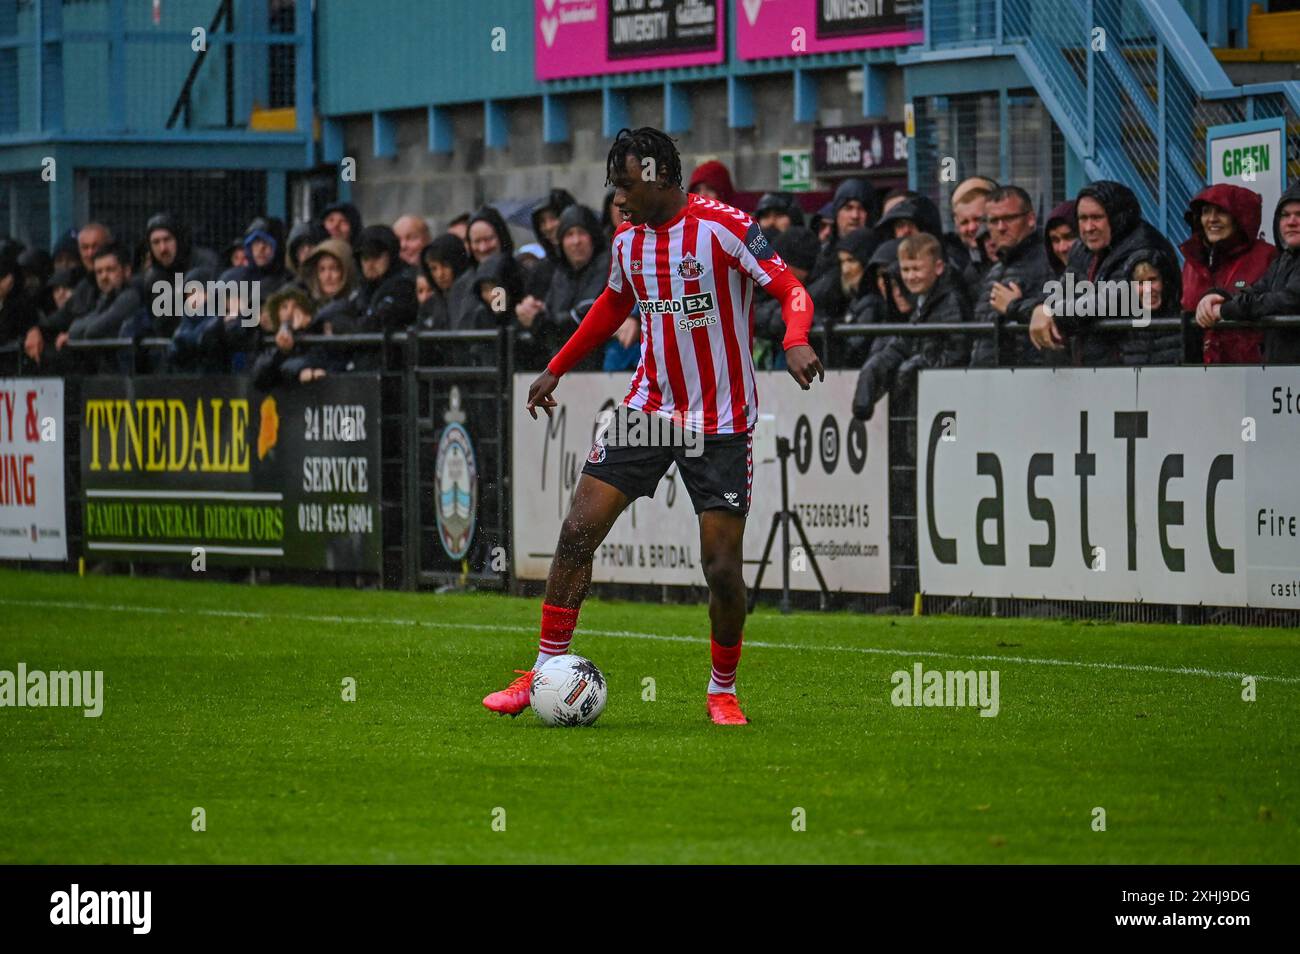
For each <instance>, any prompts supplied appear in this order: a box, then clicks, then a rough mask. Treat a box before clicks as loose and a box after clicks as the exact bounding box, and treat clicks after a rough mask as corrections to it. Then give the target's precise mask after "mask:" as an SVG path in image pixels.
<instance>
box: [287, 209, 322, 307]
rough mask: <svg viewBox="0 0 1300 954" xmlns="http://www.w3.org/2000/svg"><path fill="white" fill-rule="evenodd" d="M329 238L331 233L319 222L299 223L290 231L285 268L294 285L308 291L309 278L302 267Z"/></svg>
mask: <svg viewBox="0 0 1300 954" xmlns="http://www.w3.org/2000/svg"><path fill="white" fill-rule="evenodd" d="M327 238H329V233H328V232H326V231H325V229H324V227H322V226H321V224H320V223H319V222H299V223H297V224H296V225H294V227H293V228H292V229H291V230H290V231H289V245H288V254H287V255H286V261H285V266H286V267H287V268H288V269H289V272H290V274H291V275H292V276H293V279H292V280H293V284H295V285H296V286H298V287H299V288H301V289H302V290H303V291H306V290H307V277H306V275H304V274H303V271H302V266H303V263H304V262H305V261H307V259H308V258H309V257H311V253H312V252H314V251H316V246H317V245H319V244H320V243H321V242H323V241H325V240H326V239H327Z"/></svg>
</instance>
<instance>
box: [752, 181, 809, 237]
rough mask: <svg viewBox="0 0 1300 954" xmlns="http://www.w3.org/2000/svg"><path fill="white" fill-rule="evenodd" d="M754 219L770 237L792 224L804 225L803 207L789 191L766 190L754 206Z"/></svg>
mask: <svg viewBox="0 0 1300 954" xmlns="http://www.w3.org/2000/svg"><path fill="white" fill-rule="evenodd" d="M754 221H755V222H757V223H758V227H759V228H761V229H762V230H763V232H764V233H765V234H768V235H769V238H774V237H775V236H776V234H777V233H779V232H784V231H785V230H786V229H788V228H790V227H791V226H792V225H798V226H802V225H803V223H804V215H803V209H802V208H800V206H799V203H798V202H797V201H795V198H794V196H792V195H790V194H789V193H788V192H765V193H763V196H762V198H760V199H759V200H758V205H757V206H755V207H754Z"/></svg>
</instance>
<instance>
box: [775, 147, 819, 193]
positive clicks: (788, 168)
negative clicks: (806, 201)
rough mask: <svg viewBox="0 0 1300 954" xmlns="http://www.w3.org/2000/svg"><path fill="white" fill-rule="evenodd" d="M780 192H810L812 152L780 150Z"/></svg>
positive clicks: (809, 150) (805, 150)
mask: <svg viewBox="0 0 1300 954" xmlns="http://www.w3.org/2000/svg"><path fill="white" fill-rule="evenodd" d="M779 188H780V190H781V191H782V192H809V191H811V190H812V150H811V149H782V150H781V175H780V186H779Z"/></svg>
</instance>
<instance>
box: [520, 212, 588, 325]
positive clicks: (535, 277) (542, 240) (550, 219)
mask: <svg viewBox="0 0 1300 954" xmlns="http://www.w3.org/2000/svg"><path fill="white" fill-rule="evenodd" d="M576 201H577V199H575V198H574V197H573V196H572V195H570V194H569V192H568V191H567V190H565V189H552V190H551V191H550V192H549V193H548V194H547V195H546V196H545V197H544V198H542V199H541V200H539V201H538V202H537V203H536V204H535V205H534V206H533V208H532V213H531V217H532V223H533V236H534V237H535V238H536V239H537V244H538V245H540V246H541V247H542V248H543V249H544V250H545V252H544V254H545V258H544V260H543V261H540V262H538V264H537V266H536V267H535V268H533V270H532V271H531V272H530V273H529V275H528V279H527V282H526V283H525V289H524V291H525V294H526V295H527V296H530V297H532V298H534V299H537V300H538V301H539V302H541V301H545V300H546V290H547V289H548V288H550V286H551V276H552V275H553V274H554V273H555V269H556V268H558V267H559V264H560V257H561V256H560V237H559V228H560V216H561V215H563V214H564V210H565V209H567V208H568V207H569V206H571V205H573V203H574V202H576Z"/></svg>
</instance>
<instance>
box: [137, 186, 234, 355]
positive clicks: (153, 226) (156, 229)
mask: <svg viewBox="0 0 1300 954" xmlns="http://www.w3.org/2000/svg"><path fill="white" fill-rule="evenodd" d="M145 241H146V243H147V244H148V248H149V253H148V262H147V265H146V268H145V272H144V275H143V276H142V279H141V284H142V285H143V286H144V289H145V291H147V292H150V293H152V291H153V286H154V283H155V282H159V281H164V282H167V283H168V284H169V285H170V284H171V283H172V282H173V281H175V278H176V276H177V275H178V274H179V275H181V276H183V278H182V281H187V280H188V279H189V273H190V271H191V270H192V269H194V268H200V267H206V268H211V267H213V266H214V265H216V263H217V255H216V253H215V252H213V251H212V250H211V249H207V248H201V247H196V246H194V244H193V242H192V241H191V239H190V230H189V229H188V228H186V227H185V226H184V225H183V224H182V223H181V222H180V221H179V220H178V219H177V218H176V217H175V216H174V215H172V214H171V213H169V212H159V213H157V214H155V215H153V216H151V217H150V219H149V221H148V222H147V223H146V224H145ZM168 334H170V331H169V332H168Z"/></svg>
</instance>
